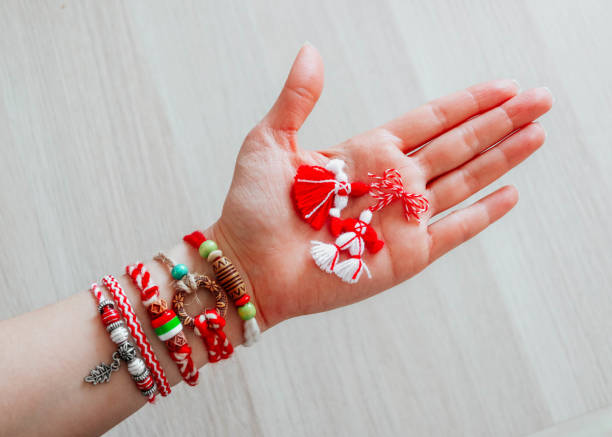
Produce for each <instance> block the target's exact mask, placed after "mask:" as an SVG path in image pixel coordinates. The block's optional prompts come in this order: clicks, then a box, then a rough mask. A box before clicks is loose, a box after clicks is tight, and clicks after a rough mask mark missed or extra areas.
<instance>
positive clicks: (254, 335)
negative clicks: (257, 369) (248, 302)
mask: <svg viewBox="0 0 612 437" xmlns="http://www.w3.org/2000/svg"><path fill="white" fill-rule="evenodd" d="M243 328H244V331H243V332H244V345H245V346H253V345H254V344H255V343H256V342H257V341H258V340H259V337H260V336H261V331H260V329H259V324H258V323H257V320H256V319H255V317H253V318H252V319H249V320H245V321H244V324H243Z"/></svg>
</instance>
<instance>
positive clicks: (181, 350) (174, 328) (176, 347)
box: [125, 263, 199, 385]
mask: <svg viewBox="0 0 612 437" xmlns="http://www.w3.org/2000/svg"><path fill="white" fill-rule="evenodd" d="M125 271H126V272H127V274H128V276H129V277H130V278H131V279H132V281H133V282H134V284H135V285H136V287H138V289H139V290H140V298H141V300H142V303H143V304H144V306H145V307H146V308H147V312H148V313H149V316H150V317H151V326H152V327H153V329H154V330H155V334H157V336H158V338H159V339H160V340H161V341H162V342H164V343H165V344H166V347H167V348H168V350H169V351H170V357H171V358H172V361H174V362H175V363H176V365H177V366H178V368H179V372H180V373H181V376H182V377H183V380H184V381H185V382H186V383H187V384H189V385H196V384H197V383H198V377H199V372H198V369H197V368H196V367H195V365H194V364H193V360H192V358H191V347H190V346H189V343H188V342H187V337H185V333H184V332H183V325H182V324H181V321H180V319H179V318H178V317H177V315H176V313H175V312H174V311H172V310H171V309H168V304H167V303H166V300H165V299H163V298H161V297H160V296H159V291H158V287H157V285H155V284H154V283H153V281H152V280H151V274H150V273H149V272H148V271H147V269H146V268H145V266H144V264H142V263H137V264H132V265H129V266H127V267H126V268H125Z"/></svg>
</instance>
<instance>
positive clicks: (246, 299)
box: [234, 294, 251, 307]
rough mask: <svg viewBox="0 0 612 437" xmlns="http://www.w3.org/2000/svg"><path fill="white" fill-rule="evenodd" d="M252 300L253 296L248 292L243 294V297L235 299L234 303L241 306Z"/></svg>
mask: <svg viewBox="0 0 612 437" xmlns="http://www.w3.org/2000/svg"><path fill="white" fill-rule="evenodd" d="M250 300H251V296H249V295H248V294H243V295H242V296H241V297H239V298H238V299H236V300H235V301H234V305H236V306H237V307H241V306H243V305H246V304H247V303H248V302H249V301H250Z"/></svg>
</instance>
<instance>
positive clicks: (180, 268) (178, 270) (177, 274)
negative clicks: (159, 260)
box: [170, 264, 189, 281]
mask: <svg viewBox="0 0 612 437" xmlns="http://www.w3.org/2000/svg"><path fill="white" fill-rule="evenodd" d="M187 273H189V270H188V269H187V266H186V265H185V264H177V265H175V266H174V267H172V272H171V273H170V274H171V275H172V277H173V278H174V279H176V280H177V281H178V280H179V279H181V278H182V277H183V276H185V275H186V274H187Z"/></svg>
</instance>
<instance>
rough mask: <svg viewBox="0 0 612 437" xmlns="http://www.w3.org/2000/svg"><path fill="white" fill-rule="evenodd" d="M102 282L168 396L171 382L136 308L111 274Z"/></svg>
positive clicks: (163, 393)
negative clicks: (135, 310)
mask: <svg viewBox="0 0 612 437" xmlns="http://www.w3.org/2000/svg"><path fill="white" fill-rule="evenodd" d="M102 282H103V283H104V286H105V287H106V288H107V289H108V291H110V293H111V294H112V295H113V298H114V299H115V302H116V303H117V309H118V310H119V313H120V314H121V315H122V316H123V318H124V319H125V320H126V322H127V326H128V329H129V330H130V332H131V334H132V337H133V338H134V341H135V342H136V346H138V349H139V350H140V354H141V355H142V358H143V360H144V363H145V364H146V366H147V367H148V368H149V369H150V370H151V373H152V374H153V379H154V380H155V382H156V384H157V387H158V389H159V392H160V393H161V395H162V396H168V395H169V394H170V393H171V391H172V390H171V388H170V384H168V380H167V379H166V374H165V373H164V370H163V369H162V367H161V365H160V364H159V360H158V359H157V356H156V355H155V352H153V348H152V347H151V344H150V343H149V340H147V336H146V335H145V333H144V331H143V330H142V325H141V324H140V321H139V320H138V317H136V314H135V313H134V309H133V308H132V305H131V304H130V301H129V300H128V298H127V296H126V295H125V292H124V291H123V288H122V287H121V285H119V282H117V280H116V279H115V278H114V277H113V276H111V275H107V276H105V277H104V278H103V279H102Z"/></svg>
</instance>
